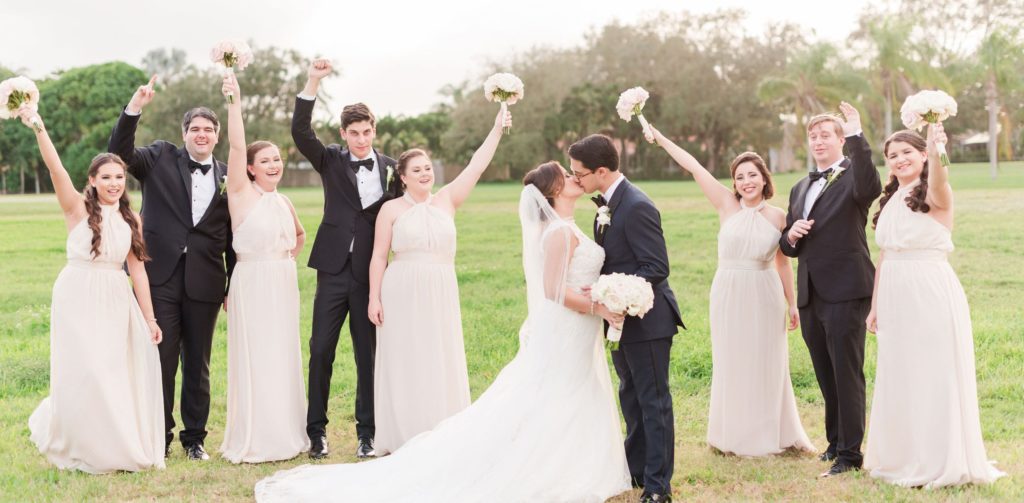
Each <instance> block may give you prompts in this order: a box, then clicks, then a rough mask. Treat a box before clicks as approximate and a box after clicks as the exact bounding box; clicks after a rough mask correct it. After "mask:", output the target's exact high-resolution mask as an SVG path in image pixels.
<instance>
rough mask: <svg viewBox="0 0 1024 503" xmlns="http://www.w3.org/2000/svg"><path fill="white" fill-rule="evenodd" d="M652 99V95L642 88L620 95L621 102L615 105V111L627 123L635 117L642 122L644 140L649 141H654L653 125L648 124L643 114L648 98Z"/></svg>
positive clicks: (635, 88)
mask: <svg viewBox="0 0 1024 503" xmlns="http://www.w3.org/2000/svg"><path fill="white" fill-rule="evenodd" d="M650 97H651V94H650V93H648V92H647V90H646V89H644V88H642V87H634V88H632V89H626V90H625V91H622V94H620V95H619V102H618V103H617V104H616V105H615V110H617V111H618V112H619V117H621V118H622V120H624V121H626V122H629V121H630V120H631V119H632V118H633V116H634V115H635V116H636V118H637V120H639V121H640V125H641V126H643V129H644V138H647V141H654V134H653V133H651V125H650V124H648V123H647V119H646V118H645V117H644V114H643V109H644V105H645V104H646V103H647V98H650Z"/></svg>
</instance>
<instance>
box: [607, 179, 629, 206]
mask: <svg viewBox="0 0 1024 503" xmlns="http://www.w3.org/2000/svg"><path fill="white" fill-rule="evenodd" d="M625 179H626V175H622V176H620V177H619V179H618V180H615V181H614V182H612V185H611V187H608V191H607V192H604V193H603V194H601V195H602V196H604V200H605V203H611V202H612V194H614V193H615V189H617V188H619V185H622V181H623V180H625Z"/></svg>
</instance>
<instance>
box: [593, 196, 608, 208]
mask: <svg viewBox="0 0 1024 503" xmlns="http://www.w3.org/2000/svg"><path fill="white" fill-rule="evenodd" d="M590 200H591V201H594V204H596V205H597V207H598V208H600V207H602V206H608V201H606V200H605V198H604V194H598V195H596V196H594V197H592V198H590Z"/></svg>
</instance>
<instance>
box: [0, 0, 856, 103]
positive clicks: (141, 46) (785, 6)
mask: <svg viewBox="0 0 1024 503" xmlns="http://www.w3.org/2000/svg"><path fill="white" fill-rule="evenodd" d="M867 3H868V2H867V0H844V1H837V0H831V1H827V0H817V1H808V0H785V1H772V0H715V1H711V0H627V1H623V0H575V1H571V2H561V1H558V0H546V1H539V0H512V1H502V0H498V1H495V0H476V1H466V0H435V1H429V0H419V1H412V0H400V1H396V0H357V1H346V0H248V1H244V2H241V1H216V0H206V1H197V0H162V1H159V2H157V1H151V0H99V1H86V0H16V1H7V0H5V1H4V4H5V5H4V6H3V8H2V9H0V11H2V17H3V23H2V24H3V29H0V64H2V65H4V66H6V67H8V68H12V69H22V70H24V72H25V73H26V75H28V76H29V77H32V78H39V77H42V76H44V75H46V74H47V73H49V72H53V71H54V70H58V69H62V68H70V67H75V66H82V65H88V64H94V63H102V62H106V61H112V60H121V61H126V62H128V63H131V64H133V65H137V66H140V65H141V60H142V57H143V55H145V53H146V52H148V51H149V50H151V49H155V48H160V47H166V48H180V49H183V50H185V51H186V52H187V53H188V57H189V59H190V61H192V62H194V63H197V64H200V65H212V63H210V62H209V59H208V53H209V49H210V47H211V46H212V45H213V44H214V43H216V42H217V41H219V40H220V39H223V38H243V39H251V40H253V41H254V43H256V44H257V45H260V46H267V45H274V46H279V47H288V48H293V49H297V50H298V51H300V52H301V53H303V54H307V55H310V56H324V57H328V58H331V59H332V60H333V61H334V64H335V67H336V68H339V67H340V68H341V71H342V72H343V73H342V75H340V76H338V75H335V76H332V78H330V79H329V80H327V81H325V83H324V85H325V87H326V88H327V91H328V92H329V93H331V95H332V97H333V98H334V99H333V100H332V103H331V106H332V107H337V108H339V109H340V107H341V106H342V105H343V104H345V103H352V102H355V101H364V102H366V103H367V104H369V105H370V106H371V107H372V108H373V109H374V111H375V112H377V113H378V115H386V114H407V115H409V114H412V115H414V114H418V113H421V112H424V111H427V110H428V109H429V108H430V106H431V105H433V104H434V103H436V102H438V101H440V100H441V96H440V95H439V94H438V92H437V91H438V90H439V89H440V88H441V87H443V86H444V85H445V84H448V83H457V82H461V81H463V80H465V79H475V78H477V77H478V76H479V74H480V73H481V72H482V69H483V66H484V64H485V63H486V62H488V61H498V62H501V61H508V60H509V59H510V58H511V57H512V56H513V55H515V54H516V53H519V52H522V51H525V50H527V49H530V48H532V47H535V46H547V47H558V48H562V47H573V46H578V45H581V44H582V43H583V40H584V34H585V33H587V31H588V30H590V29H592V28H595V27H600V26H602V25H604V24H606V23H607V22H609V21H612V20H614V19H618V20H620V21H622V22H627V23H628V22H633V21H637V20H640V19H644V18H646V17H648V16H650V15H652V14H655V13H657V12H659V11H669V12H680V11H683V10H688V11H690V12H696V13H706V12H712V11H714V10H716V9H717V8H730V7H737V8H743V9H745V10H746V11H747V12H748V14H749V18H748V24H749V28H750V29H753V30H759V29H760V27H762V26H764V25H765V24H767V23H770V22H775V21H789V22H793V23H796V24H799V25H802V26H806V27H807V28H808V32H810V31H811V30H812V29H813V30H814V32H815V33H816V35H817V38H819V39H825V40H831V41H835V42H838V41H842V40H844V39H845V38H846V36H847V35H848V34H849V33H850V32H851V31H852V30H853V29H854V27H855V25H856V21H857V18H858V17H859V15H860V13H861V10H862V9H863V8H864V7H865V5H867ZM503 6H504V7H507V9H504V10H505V12H502V7H503ZM336 112H337V110H331V114H332V115H333V114H335V113H336Z"/></svg>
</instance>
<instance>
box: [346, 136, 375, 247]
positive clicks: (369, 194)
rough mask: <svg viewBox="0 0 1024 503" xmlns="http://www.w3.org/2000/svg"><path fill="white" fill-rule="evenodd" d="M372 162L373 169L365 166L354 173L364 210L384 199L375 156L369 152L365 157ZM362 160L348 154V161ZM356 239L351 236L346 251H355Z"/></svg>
mask: <svg viewBox="0 0 1024 503" xmlns="http://www.w3.org/2000/svg"><path fill="white" fill-rule="evenodd" d="M366 158H367V159H370V160H372V161H373V167H372V168H370V169H368V168H367V167H366V166H360V167H359V171H357V172H356V188H357V189H359V203H360V204H362V205H363V209H364V210H365V209H366V208H368V207H369V206H370V205H371V204H373V203H375V202H377V200H379V199H380V198H381V197H384V189H382V188H381V186H380V171H377V169H378V168H377V156H376V155H374V152H373V150H372V149H371V150H370V155H369V156H367V157H366ZM361 160H363V159H358V158H356V156H355V155H352V153H351V151H350V152H349V161H350V162H356V161H361ZM355 246H356V237H355V236H352V242H351V243H349V245H348V251H349V252H351V251H352V250H353V249H355Z"/></svg>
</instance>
